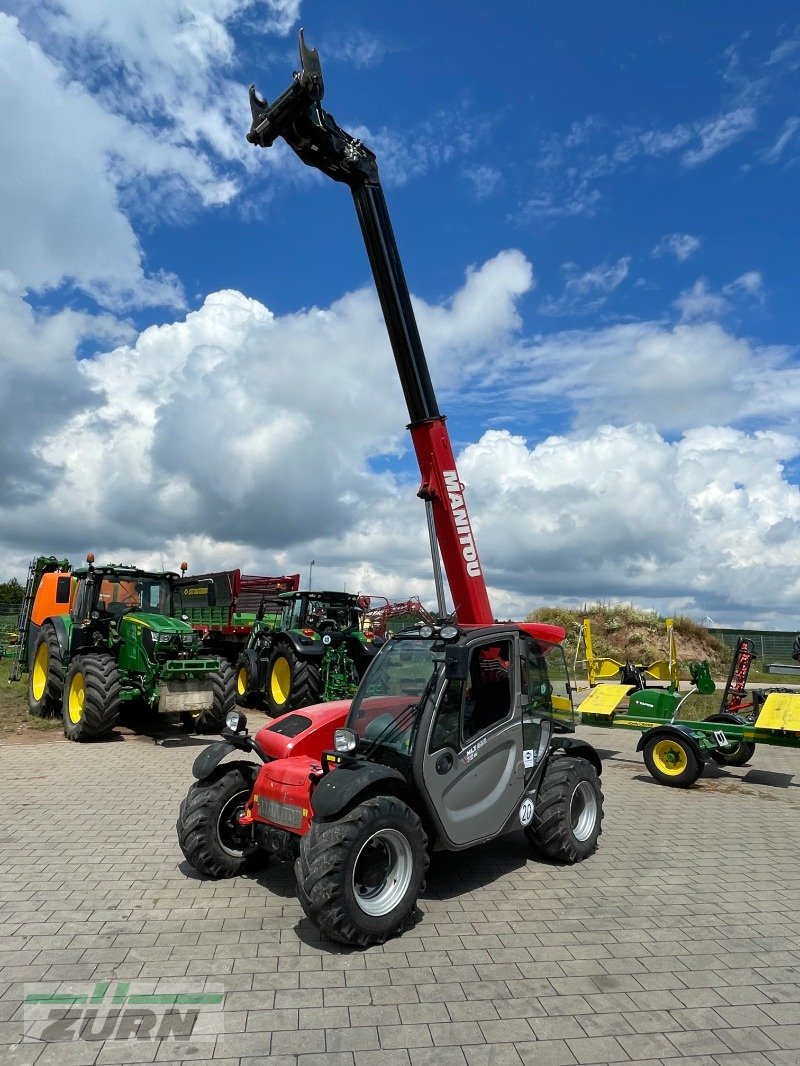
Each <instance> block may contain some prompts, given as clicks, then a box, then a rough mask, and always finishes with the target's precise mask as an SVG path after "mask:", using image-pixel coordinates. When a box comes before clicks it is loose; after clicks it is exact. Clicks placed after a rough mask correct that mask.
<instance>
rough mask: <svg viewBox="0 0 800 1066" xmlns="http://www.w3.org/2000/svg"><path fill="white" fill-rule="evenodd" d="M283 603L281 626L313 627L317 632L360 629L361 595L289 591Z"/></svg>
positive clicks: (295, 627)
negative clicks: (359, 597) (359, 602)
mask: <svg viewBox="0 0 800 1066" xmlns="http://www.w3.org/2000/svg"><path fill="white" fill-rule="evenodd" d="M278 600H279V602H280V605H281V621H280V627H279V628H280V629H282V630H287V631H288V630H291V629H313V630H315V631H316V632H317V633H324V632H331V631H339V632H346V631H348V630H356V629H359V628H360V625H361V616H362V613H363V612H362V611H361V608H360V607H359V606H358V597H357V596H352V595H350V594H349V593H347V592H310V591H304V592H286V593H283V594H282V595H281V596H279V597H278Z"/></svg>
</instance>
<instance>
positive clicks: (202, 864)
mask: <svg viewBox="0 0 800 1066" xmlns="http://www.w3.org/2000/svg"><path fill="white" fill-rule="evenodd" d="M257 774H258V767H257V766H255V765H250V764H247V763H229V764H228V765H226V766H219V767H217V769H216V770H215V771H214V772H213V773H212V774H211V776H210V777H207V778H205V780H203V781H196V782H195V783H194V784H193V785H192V787H191V788H190V789H189V791H188V793H187V795H186V799H185V800H184V801H183V802H182V803H181V807H180V811H179V813H178V821H177V824H176V826H175V828H176V829H177V830H178V843H179V844H180V848H181V851H182V852H183V854H184V855H185V856H186V859H187V861H188V862H190V863H191V864H192V866H193V867H194V868H195V870H197V872H198V873H199V874H202V875H203V876H204V877H213V878H215V879H218V878H222V877H236V876H237V875H238V874H243V873H249V872H251V871H254V870H258V869H261V867H262V866H264V865H266V863H267V861H268V860H269V852H268V851H264V850H263V849H262V848H259V847H258V845H257V844H255V843H254V841H253V838H252V836H251V835H250V834H249V833H248V831H247V830H245V829H243V828H242V827H241V826H240V825H239V821H238V819H239V816H240V815H241V814H242V813H243V812H244V808H245V804H246V803H247V801H248V799H249V798H250V794H251V793H252V791H253V785H254V784H255V780H256V775H257Z"/></svg>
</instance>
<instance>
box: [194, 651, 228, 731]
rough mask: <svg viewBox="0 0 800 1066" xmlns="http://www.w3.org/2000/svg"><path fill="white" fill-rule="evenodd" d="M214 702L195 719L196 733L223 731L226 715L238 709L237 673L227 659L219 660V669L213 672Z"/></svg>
mask: <svg viewBox="0 0 800 1066" xmlns="http://www.w3.org/2000/svg"><path fill="white" fill-rule="evenodd" d="M210 677H211V687H212V688H213V690H214V703H213V704H212V706H211V709H210V710H208V711H201V712H200V714H198V715H197V717H196V718H195V720H194V731H195V733H221V732H222V727H223V726H224V725H225V717H226V715H228V714H229V713H230V712H231V711H234V710H236V675H235V674H234V672H233V667H232V666H231V664H230V663H229V662H228V660H227V659H220V660H219V670H217V672H216V673H214V674H211V675H210Z"/></svg>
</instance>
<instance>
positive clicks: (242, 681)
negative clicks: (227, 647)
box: [235, 648, 264, 707]
mask: <svg viewBox="0 0 800 1066" xmlns="http://www.w3.org/2000/svg"><path fill="white" fill-rule="evenodd" d="M263 674H264V668H263V666H262V664H261V661H260V660H259V658H258V652H257V651H256V650H255V648H245V650H244V651H243V652H242V653H241V655H240V656H239V658H238V659H237V660H236V678H235V683H236V702H237V703H238V704H239V705H240V706H241V707H257V706H258V705H259V704H260V703H261V702H262V701H263V693H262V692H261V688H262V686H263V683H264V679H263Z"/></svg>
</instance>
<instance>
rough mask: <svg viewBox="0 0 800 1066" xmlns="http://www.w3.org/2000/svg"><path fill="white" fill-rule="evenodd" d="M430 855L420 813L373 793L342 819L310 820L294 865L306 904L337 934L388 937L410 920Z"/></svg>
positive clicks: (365, 939) (359, 940)
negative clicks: (309, 827) (418, 814)
mask: <svg viewBox="0 0 800 1066" xmlns="http://www.w3.org/2000/svg"><path fill="white" fill-rule="evenodd" d="M429 862H430V859H429V856H428V838H427V836H426V835H425V830H424V829H423V827H422V823H421V822H420V820H419V818H418V817H417V815H416V813H415V812H414V811H413V810H412V809H411V808H410V807H409V806H408V805H407V804H405V803H403V802H402V800H399V799H396V798H395V797H393V796H374V797H372V798H370V799H367V800H364V801H363V802H362V803H359V804H358V805H357V806H356V807H354V808H353V809H352V810H351V811H349V812H348V813H347V814H345V815H343V816H342V817H341V818H339V819H337V820H336V821H333V822H316V821H313V822H312V823H311V829H310V831H309V832H308V833H307V834H306V836H304V837H303V839H302V840H301V842H300V857H299V858H298V859H297V861H296V862H295V867H294V868H295V874H296V876H297V887H298V896H299V898H300V903H301V905H302V907H303V910H304V911H305V913H306V915H307V916H308V917H309V918H310V919H311V921H312V922H313V923H314V924H315V925H316V926H317V927H318V928H319V929H320V930H321V932H323V933H324V934H325V935H326V936H328V937H330V938H331V940H336V941H339V942H340V943H342V944H357V945H360V946H361V947H369V946H370V945H371V944H382V943H383V942H384V941H385V940H387V939H388V938H389V937H391V936H394V935H395V934H397V933H400V932H402V930H403V929H404V928H405V927H406V925H407V924H408V922H409V920H410V918H411V915H412V913H413V911H414V908H415V907H416V903H417V899H418V897H419V895H420V893H421V892H422V891H423V890H424V888H425V875H426V873H427V870H428V864H429Z"/></svg>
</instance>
